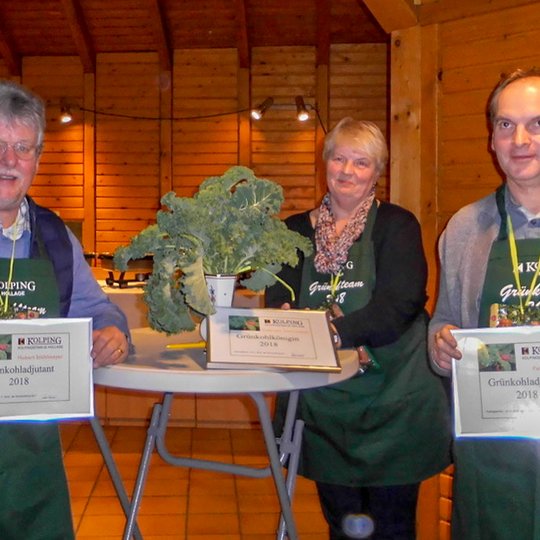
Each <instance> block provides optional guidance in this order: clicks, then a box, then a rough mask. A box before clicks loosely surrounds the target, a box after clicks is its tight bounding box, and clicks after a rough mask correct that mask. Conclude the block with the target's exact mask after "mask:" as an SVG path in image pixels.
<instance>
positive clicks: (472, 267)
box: [428, 190, 540, 376]
mask: <svg viewBox="0 0 540 540" xmlns="http://www.w3.org/2000/svg"><path fill="white" fill-rule="evenodd" d="M506 210H507V212H508V214H509V215H510V216H511V218H512V223H513V225H514V231H515V234H516V238H526V237H528V238H538V237H540V228H539V227H528V219H527V218H526V216H525V215H524V214H523V212H522V211H521V210H520V209H519V207H518V206H517V205H516V204H515V203H513V202H512V200H511V198H510V197H509V196H508V190H506ZM500 223H501V218H500V215H499V212H498V210H497V204H496V201H495V194H494V193H492V194H490V195H488V196H487V197H484V198H483V199H480V200H479V201H476V202H474V203H472V204H469V205H467V206H465V207H463V208H462V209H461V210H459V211H458V212H457V213H456V214H455V215H454V216H453V217H452V218H451V219H450V221H449V222H448V225H447V226H446V229H445V230H444V232H443V233H442V235H441V238H440V240H439V257H440V262H441V275H440V280H439V294H438V298H437V305H436V307H435V313H434V314H433V318H432V319H431V322H430V325H429V342H428V343H429V350H430V352H431V350H432V347H433V337H434V335H435V332H437V331H438V330H439V329H440V328H442V327H443V326H444V325H446V324H453V325H455V326H457V327H459V328H476V327H477V326H478V315H479V311H480V296H481V294H482V289H483V286H484V279H485V275H486V268H487V262H488V257H489V254H490V251H491V245H492V243H493V241H494V240H495V239H496V238H497V235H498V233H499V227H500ZM430 356H431V357H432V355H430ZM431 364H432V366H433V368H434V370H435V371H436V372H437V373H439V374H441V375H447V376H449V375H450V372H449V371H446V370H442V369H441V368H440V367H439V366H438V365H437V364H436V363H435V362H434V361H433V357H432V361H431Z"/></svg>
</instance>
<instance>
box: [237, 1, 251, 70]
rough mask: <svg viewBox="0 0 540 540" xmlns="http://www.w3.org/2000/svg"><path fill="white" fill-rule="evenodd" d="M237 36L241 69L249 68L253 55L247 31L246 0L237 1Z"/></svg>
mask: <svg viewBox="0 0 540 540" xmlns="http://www.w3.org/2000/svg"><path fill="white" fill-rule="evenodd" d="M236 35H237V39H236V41H237V47H238V64H239V66H240V67H241V68H248V67H249V64H250V57H251V55H250V45H249V39H248V31H247V14H246V0H236Z"/></svg>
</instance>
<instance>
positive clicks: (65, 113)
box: [60, 105, 73, 124]
mask: <svg viewBox="0 0 540 540" xmlns="http://www.w3.org/2000/svg"><path fill="white" fill-rule="evenodd" d="M71 121H73V115H72V114H71V110H70V108H69V107H68V106H67V105H62V109H61V111H60V122H61V123H62V124H69V123H70V122H71Z"/></svg>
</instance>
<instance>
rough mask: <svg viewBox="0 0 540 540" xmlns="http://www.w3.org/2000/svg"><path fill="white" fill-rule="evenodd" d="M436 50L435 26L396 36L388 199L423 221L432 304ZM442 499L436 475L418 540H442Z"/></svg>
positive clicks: (422, 500) (427, 491)
mask: <svg viewBox="0 0 540 540" xmlns="http://www.w3.org/2000/svg"><path fill="white" fill-rule="evenodd" d="M438 49H439V47H438V28H437V27H436V26H434V25H433V26H428V27H420V26H415V27H413V28H408V29H406V30H398V31H394V32H392V44H391V59H390V63H391V67H390V69H391V114H390V132H391V142H390V154H391V162H390V200H391V201H392V202H394V203H396V204H399V205H400V206H404V207H405V208H408V209H409V210H411V211H412V212H414V214H415V215H416V217H417V218H418V220H419V221H420V225H421V226H422V235H423V241H424V247H425V250H426V256H427V259H428V265H429V282H428V294H429V297H430V299H434V298H435V288H436V287H435V284H436V281H437V274H436V272H437V264H436V260H437V259H436V250H435V244H436V239H437V230H436V193H437V192H436V186H437V183H438V182H437V174H438V161H437V160H438V140H437V139H438V131H437V123H438V122H437V112H438V109H437V100H438V99H437V98H438V77H437V74H438V70H439V58H438ZM432 301H433V300H432ZM428 307H429V306H428ZM439 498H440V488H439V477H438V475H437V476H434V477H432V478H430V479H428V480H426V481H424V482H423V483H422V487H421V490H420V496H419V501H418V512H417V522H418V531H417V538H418V540H436V539H438V538H439Z"/></svg>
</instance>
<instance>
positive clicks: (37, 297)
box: [0, 259, 74, 540]
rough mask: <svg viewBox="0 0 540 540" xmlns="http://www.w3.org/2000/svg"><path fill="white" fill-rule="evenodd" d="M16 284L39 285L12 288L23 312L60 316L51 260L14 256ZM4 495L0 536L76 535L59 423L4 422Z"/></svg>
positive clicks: (0, 460) (42, 539) (3, 265)
mask: <svg viewBox="0 0 540 540" xmlns="http://www.w3.org/2000/svg"><path fill="white" fill-rule="evenodd" d="M8 267H9V260H6V259H0V276H1V278H2V280H3V281H4V282H5V281H7V276H8ZM12 283H16V284H24V283H26V284H29V283H30V284H32V285H33V284H34V283H35V288H34V287H33V286H31V287H28V288H26V287H15V288H13V289H12V293H16V294H14V295H13V296H10V303H15V304H20V305H21V306H25V311H26V307H28V308H29V309H28V310H27V311H28V312H29V313H31V314H32V315H30V316H36V315H39V316H41V317H43V316H46V317H54V316H58V314H59V295H58V287H57V284H56V279H55V277H54V273H53V267H52V264H51V262H50V261H49V260H46V259H16V260H15V266H14V272H13V279H12ZM29 289H30V290H29ZM32 289H34V290H32ZM21 290H24V294H19V293H20V291H21ZM2 297H3V294H2ZM21 313H22V312H21ZM0 361H1V360H0ZM0 494H1V495H0V500H1V504H0V539H2V540H23V539H24V540H71V539H73V538H74V534H73V524H72V519H71V506H70V498H69V492H68V487H67V479H66V475H65V471H64V466H63V460H62V449H61V445H60V436H59V432H58V425H57V423H56V422H13V423H0Z"/></svg>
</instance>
